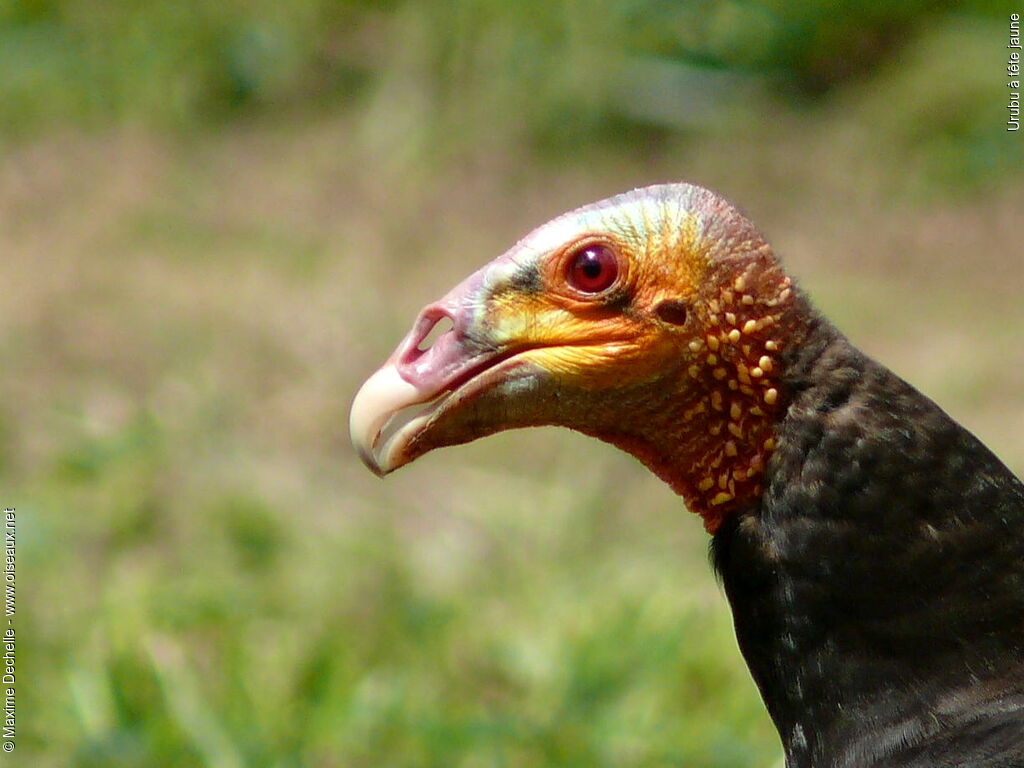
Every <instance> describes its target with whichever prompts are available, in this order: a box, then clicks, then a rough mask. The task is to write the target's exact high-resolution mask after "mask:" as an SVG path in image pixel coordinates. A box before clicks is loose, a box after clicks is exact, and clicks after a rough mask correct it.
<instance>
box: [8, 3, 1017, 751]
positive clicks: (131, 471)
mask: <svg viewBox="0 0 1024 768" xmlns="http://www.w3.org/2000/svg"><path fill="white" fill-rule="evenodd" d="M1010 9H1011V8H1010V6H1006V7H1005V8H1004V7H1003V6H1002V5H999V4H992V3H969V4H963V3H956V4H954V3H946V4H943V3H936V2H932V3H924V2H917V3H904V4H892V7H888V6H883V7H881V8H879V7H877V4H873V3H867V2H864V3H849V4H844V5H842V6H835V5H833V4H831V3H825V2H802V3H786V4H783V3H781V2H780V3H770V2H769V3H758V4H752V3H738V2H679V3H665V2H641V1H640V0H637V1H636V2H625V1H623V2H615V3H595V2H568V1H567V0H564V1H561V2H548V3H542V2H539V0H537V1H536V2H524V3H518V4H502V3H497V2H489V1H486V0H478V1H476V2H470V0H457V1H456V2H449V3H441V2H386V3H372V2H342V3H328V2H326V1H324V2H316V0H303V1H302V2H296V3H293V4H281V3H261V2H253V3H236V2H229V3H223V2H218V3H213V2H204V1H203V0H191V2H169V1H168V2H161V0H154V1H153V2H147V3H142V2H138V3H124V4H113V3H110V4H103V3H95V2H86V1H85V0H78V1H77V2H75V1H74V0H50V1H46V0H34V1H31V2H30V1H25V0H19V1H18V2H14V3H7V4H5V6H4V8H3V10H2V11H0V104H2V105H3V106H2V107H0V142H2V144H0V494H2V495H0V504H2V505H5V506H13V507H16V508H17V512H18V579H19V581H18V613H17V617H16V626H17V631H18V639H19V645H18V649H19V658H18V686H17V692H18V699H17V701H18V741H17V744H18V746H17V750H16V752H15V753H14V754H13V755H6V754H5V755H4V756H3V757H2V758H0V760H7V761H9V762H10V761H16V762H17V764H20V765H33V766H83V767H84V766H96V767H97V768H98V767H99V766H104V767H105V766H125V767H127V766H132V767H133V768H134V767H135V766H169V767H172V768H175V767H177V766H210V767H211V768H242V767H243V766H267V767H277V766H281V767H291V766H295V767H299V766H302V767H306V766H309V767H311V768H313V767H315V768H329V767H332V766H345V767H346V768H347V767H349V766H353V767H358V766H367V767H371V766H372V767H374V768H376V767H377V766H446V767H447V766H455V767H459V768H476V767H478V766H479V767H484V766H487V767H490V766H495V767H500V766H527V767H530V766H625V767H629V766H637V767H639V766H680V767H685V768H701V767H702V766H708V767H710V766H715V767H716V768H728V767H730V766H737V767H739V766H744V767H747V766H755V767H756V766H763V767H764V768H774V767H776V766H781V764H782V763H781V752H780V750H779V748H778V745H777V739H776V736H775V734H774V732H773V729H772V727H771V724H770V722H769V721H768V719H767V717H766V715H765V714H764V712H763V707H762V705H761V704H760V702H759V700H758V697H757V693H756V690H755V689H754V686H753V684H752V683H751V681H750V679H749V676H748V674H747V672H746V670H745V668H744V666H743V664H742V661H741V659H740V657H739V653H738V650H737V648H736V643H735V640H734V638H733V635H732V629H731V623H730V618H729V615H728V611H727V606H726V604H725V600H724V597H723V595H722V594H721V590H720V588H719V587H718V585H717V584H716V583H715V581H714V578H713V576H712V575H711V573H710V569H709V568H708V566H707V557H706V549H707V540H706V537H705V535H704V533H703V531H702V530H701V526H700V524H699V521H698V520H697V519H696V518H694V517H693V516H691V515H690V514H689V513H688V512H687V511H686V510H685V509H684V507H683V505H682V503H681V501H680V500H679V499H678V498H676V497H675V496H673V495H672V494H671V493H670V492H669V491H668V489H667V488H665V487H663V486H662V485H661V484H660V483H659V482H658V481H657V480H656V479H654V478H653V477H651V476H649V475H648V474H647V473H646V472H645V471H644V470H643V469H642V468H641V467H640V466H639V465H638V464H637V463H636V462H635V461H634V460H633V459H631V458H630V457H628V456H625V455H622V454H618V453H616V452H615V451H614V450H612V449H611V448H609V447H607V446H603V445H600V444H598V443H596V442H593V441H589V440H586V439H584V438H582V437H580V436H577V435H574V434H571V433H568V432H565V431H559V430H553V429H548V430H530V431H525V432H519V433H509V434H504V435H499V436H496V437H494V438H491V439H488V440H486V441H482V442H480V443H478V444H474V445H470V446H465V447H460V448H456V449H451V450H446V451H441V452H438V453H437V454H433V455H430V456H427V457H425V458H424V459H422V460H421V461H419V462H417V463H416V464H415V465H413V466H411V467H409V468H407V469H404V470H402V471H401V472H400V473H398V474H396V475H394V476H392V477H390V478H389V479H388V480H386V481H384V482H381V481H378V480H377V479H376V478H373V477H372V476H371V475H370V474H369V473H368V472H366V471H365V470H364V469H363V468H362V467H361V465H359V463H358V460H357V459H356V457H355V456H354V454H353V452H352V450H351V448H350V446H349V443H348V436H347V412H348V406H349V403H350V401H351V398H352V396H353V395H354V393H355V390H356V388H357V387H358V385H359V384H360V383H361V381H362V380H363V379H364V378H365V377H366V376H367V375H368V374H369V373H371V372H372V371H373V370H374V369H375V367H376V366H377V365H378V364H379V363H380V362H381V361H382V360H383V359H384V358H385V357H386V355H387V354H388V353H389V352H390V350H391V348H392V347H393V346H394V344H395V343H396V342H397V340H398V339H399V338H400V337H401V335H402V334H403V333H404V332H405V331H406V330H407V328H408V326H409V325H410V323H411V321H412V319H413V317H414V316H415V313H416V311H417V310H418V309H419V307H420V306H422V305H423V304H425V303H427V302H428V301H430V300H433V299H434V298H436V297H437V296H439V295H441V294H442V293H443V292H444V291H445V290H447V288H448V287H449V286H451V285H452V284H454V283H455V282H456V281H458V280H459V279H461V278H462V277H463V276H464V275H465V274H467V273H468V272H469V271H470V270H472V269H475V268H476V267H478V266H479V265H480V264H481V263H483V262H485V261H488V260H490V259H491V258H493V257H494V256H496V255H498V254H499V253H500V252H502V251H503V250H504V249H505V248H506V247H507V246H508V245H509V244H511V243H512V242H514V240H515V239H516V238H518V237H520V236H521V235H522V234H524V233H525V232H526V231H528V230H529V229H531V228H532V227H533V226H536V225H538V224H540V223H542V222H543V221H545V220H546V219H548V218H550V217H552V216H554V215H556V214H558V213H560V212H562V211H564V210H566V209H568V208H571V207H574V206H576V205H579V204H582V203H585V202H589V201H592V200H595V199H599V198H601V197H604V196H606V195H609V194H613V193H615V192H618V191H622V190H623V189H626V188H629V187H631V186H637V185H642V184H648V183H654V182H658V181H667V180H682V179H685V180H690V181H694V182H698V183H701V184H705V185H708V186H711V187H714V188H716V189H718V190H720V191H722V192H723V193H725V194H726V195H727V196H729V197H730V198H732V199H733V200H735V201H736V202H737V203H739V204H740V205H741V206H742V207H743V208H744V209H745V210H747V211H748V212H749V213H750V214H751V216H752V217H753V218H754V219H755V221H757V222H758V223H759V225H760V226H761V227H762V228H763V229H764V230H765V232H766V233H767V234H768V236H769V238H770V240H771V241H772V242H773V243H774V244H775V245H776V248H777V250H778V251H779V252H780V253H781V254H782V255H783V256H784V258H785V259H786V261H787V264H788V265H789V267H790V269H791V271H792V272H793V273H794V274H795V275H797V276H798V277H799V278H800V279H801V280H802V283H803V285H804V286H805V287H806V288H807V289H808V290H809V291H810V292H811V293H812V295H813V296H814V297H815V298H816V300H817V301H818V303H819V305H820V306H821V307H822V308H823V309H824V310H825V311H826V312H827V313H828V314H829V315H830V316H831V317H832V318H833V319H834V320H835V321H836V322H837V323H838V324H839V325H840V326H841V327H842V328H843V329H844V330H846V331H847V332H848V333H849V335H851V336H852V337H853V339H854V341H856V342H857V343H858V344H860V345H861V346H862V347H864V348H865V349H866V350H867V351H869V352H870V353H872V354H874V355H876V356H877V357H879V358H881V359H882V360H883V361H885V362H886V363H888V364H889V365H890V366H891V367H893V368H894V369H895V370H896V371H897V372H899V373H900V374H902V375H904V376H905V377H906V378H908V379H910V380H911V381H912V382H914V383H915V384H916V385H918V386H919V387H920V388H921V389H923V390H924V391H925V392H926V393H928V394H929V395H931V396H933V397H934V398H935V399H937V400H938V401H939V402H940V403H941V404H943V405H944V406H945V407H946V408H947V409H948V410H949V411H950V412H951V413H952V414H953V415H954V416H956V417H957V418H958V419H960V420H961V421H963V422H964V423H965V424H967V425H968V426H969V427H970V428H971V429H972V430H974V431H975V432H976V433H977V434H979V435H980V436H981V437H982V438H983V439H984V440H985V441H986V442H987V443H988V444H989V445H990V446H992V447H993V448H994V449H995V450H996V452H997V453H998V454H999V455H1000V456H1001V457H1003V458H1004V460H1005V461H1006V462H1007V463H1008V464H1009V465H1010V466H1011V467H1012V468H1014V469H1015V470H1016V471H1017V472H1018V473H1020V472H1021V471H1024V354H1022V352H1021V348H1022V347H1021V342H1020V338H1021V331H1022V329H1024V302H1021V301H1020V294H1021V289H1022V287H1024V247H1022V240H1021V232H1022V222H1024V215H1022V214H1024V202H1022V201H1024V183H1022V178H1024V177H1022V175H1021V171H1022V158H1024V154H1022V147H1024V139H1022V137H1021V135H1020V134H1009V133H1007V132H1006V130H1005V120H1006V117H1007V111H1006V99H1007V88H1006V85H1005V82H1006V79H1005V63H1006V62H1005V58H1006V49H1005V45H1006V43H1007V37H1008V23H1007V18H1006V17H1007V16H1008V13H1009V10H1010Z"/></svg>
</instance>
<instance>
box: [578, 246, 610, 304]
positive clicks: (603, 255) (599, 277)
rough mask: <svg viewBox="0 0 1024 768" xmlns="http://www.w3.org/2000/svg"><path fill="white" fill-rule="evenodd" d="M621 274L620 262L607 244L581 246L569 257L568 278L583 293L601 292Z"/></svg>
mask: <svg viewBox="0 0 1024 768" xmlns="http://www.w3.org/2000/svg"><path fill="white" fill-rule="evenodd" d="M618 276H619V262H618V260H617V259H616V258H615V253H614V252H613V251H612V249H611V248H609V247H608V246H606V245H600V244H594V245H588V246H586V247H585V248H581V249H580V250H579V251H577V252H576V255H575V256H573V257H571V258H570V259H569V269H568V272H567V274H566V278H567V280H568V282H569V285H571V286H572V287H573V288H575V289H576V290H577V291H582V292H583V293H600V292H601V291H603V290H605V289H607V288H608V287H609V286H611V284H612V283H614V282H615V278H617V277H618Z"/></svg>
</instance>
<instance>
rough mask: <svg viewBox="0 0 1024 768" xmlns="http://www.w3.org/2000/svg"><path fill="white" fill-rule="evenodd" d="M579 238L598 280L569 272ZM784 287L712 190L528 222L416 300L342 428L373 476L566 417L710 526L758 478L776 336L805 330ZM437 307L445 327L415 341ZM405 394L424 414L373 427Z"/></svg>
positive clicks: (770, 259) (634, 198)
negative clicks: (407, 327) (420, 304)
mask: <svg viewBox="0 0 1024 768" xmlns="http://www.w3.org/2000/svg"><path fill="white" fill-rule="evenodd" d="M588 249H590V253H591V255H593V254H594V253H597V252H600V253H601V254H602V256H603V258H604V260H605V263H606V264H607V263H610V264H611V268H612V272H610V273H609V274H610V275H614V280H613V281H611V283H610V284H609V285H608V286H607V287H606V288H603V289H602V290H598V291H589V290H585V289H582V290H581V288H580V285H579V284H578V283H579V280H578V279H576V278H574V275H576V276H577V278H578V276H579V275H581V274H584V273H582V272H579V271H577V272H574V271H573V264H574V263H577V264H578V261H574V260H579V259H580V258H581V254H584V253H586V252H587V251H588ZM609 260H610V261H609ZM574 280H575V282H574ZM584 288H586V286H584ZM794 301H795V292H794V289H793V287H792V286H791V283H790V280H789V278H788V277H786V276H785V274H784V273H783V272H782V269H781V267H780V265H779V263H778V261H777V260H776V258H775V256H774V254H773V253H772V251H771V249H770V248H769V246H768V245H767V244H766V243H765V242H764V240H763V239H762V238H761V236H760V235H759V234H758V233H757V231H756V230H755V229H754V228H753V226H752V225H751V224H750V223H749V222H748V221H747V220H746V219H745V218H743V217H742V216H741V215H740V214H739V213H738V212H737V211H736V210H735V209H733V208H732V207H731V206H729V205H728V204H727V203H725V202H724V201H723V200H722V199H721V198H718V197H717V196H715V195H714V194H712V193H710V192H708V191H707V190H704V189H701V188H699V187H693V186H690V185H683V184H677V185H663V186H656V187H648V188H646V189H641V190H636V191H634V192H630V193H626V194H625V195H620V196H618V197H615V198H611V199H609V200H607V201H603V202H601V203H597V204H594V205H591V206H587V207H585V208H581V209H579V210H577V211H574V212H572V213H569V214H566V215H564V216H562V217H560V218H558V219H555V220H554V221H552V222H550V223H549V224H547V225H545V226H543V227H541V228H539V229H538V230H536V231H535V232H533V233H532V234H531V235H529V236H528V237H527V238H525V239H524V240H523V241H521V242H520V243H519V244H517V245H516V246H515V247H514V248H512V249H511V250H510V251H508V252H507V253H506V254H504V255H503V256H501V257H500V258H498V259H497V260H495V261H494V262H492V263H491V264H490V265H488V266H486V267H484V268H483V269H482V270H480V272H478V273H476V274H475V275H473V276H471V277H470V278H469V279H467V281H465V282H464V283H463V284H461V285H460V286H458V287H457V288H456V289H454V290H453V291H452V292H451V293H450V294H449V295H448V296H446V297H445V298H444V299H442V300H441V301H440V302H438V303H437V304H435V305H431V306H430V307H428V308H427V309H425V310H424V314H423V315H421V320H420V321H419V322H418V323H417V325H416V326H415V328H414V331H413V333H412V334H410V336H409V337H407V339H406V340H405V341H404V342H403V345H402V346H400V347H399V350H398V351H396V353H395V355H393V356H392V358H391V360H389V362H388V363H387V364H386V365H385V367H384V368H383V369H382V370H381V371H380V372H378V374H376V375H375V377H374V379H371V382H368V383H367V385H364V389H363V390H361V391H360V394H359V395H358V396H357V398H356V402H355V403H354V404H353V439H354V441H355V442H356V444H357V447H359V449H360V452H361V454H362V455H363V456H364V457H365V460H366V461H367V463H368V464H369V465H370V466H371V468H373V469H374V470H375V471H378V472H380V473H381V474H383V473H386V472H388V471H391V470H392V469H395V468H397V467H398V466H401V465H403V464H406V463H408V462H409V461H412V460H413V459H415V458H417V457H418V456H420V455H422V454H423V453H426V452H427V451H429V450H432V449H433V448H437V447H441V446H443V445H453V444H456V443H462V442H468V441H470V440H474V439H476V438H478V437H482V436H484V435H487V434H492V433H494V432H498V431H501V430H504V429H510V428H516V427H525V426H540V425H559V426H565V427H569V428H572V429H576V430H578V431H580V432H583V433H585V434H588V435H592V436H594V437H597V438H600V439H602V440H604V441H606V442H609V443H612V444H614V445H616V446H618V447H619V448H622V449H623V450H626V451H628V452H629V453H631V454H633V455H634V456H636V457H637V458H638V459H640V461H642V462H643V463H644V464H645V465H647V466H648V467H649V468H650V469H651V470H652V471H653V472H655V473H656V474H657V475H658V476H659V477H661V478H662V479H664V480H665V481H666V482H667V483H669V485H670V486H671V487H672V488H673V489H674V490H675V491H676V492H677V493H679V494H680V495H682V496H683V497H684V498H685V500H686V503H687V505H688V506H689V508H690V509H691V510H692V511H694V512H696V513H697V514H699V515H701V517H702V518H703V519H704V523H705V526H706V528H707V529H708V530H709V531H711V532H714V531H715V530H717V528H718V527H719V525H720V524H721V522H722V520H723V519H724V518H725V517H726V516H727V515H728V514H730V512H732V511H733V510H735V509H737V508H739V507H740V506H742V505H744V504H746V503H749V502H750V501H751V500H752V499H754V498H755V497H757V496H758V495H759V494H760V493H761V491H762V483H761V480H762V475H763V471H764V467H765V464H766V462H767V461H768V457H769V456H770V454H771V452H772V449H773V448H774V441H775V434H774V424H775V422H776V421H777V419H778V418H779V415H780V413H781V412H782V410H783V409H784V408H785V405H786V393H785V387H784V385H783V384H782V382H781V381H780V377H779V373H780V370H781V368H782V365H781V363H780V361H779V355H780V354H781V353H782V352H783V342H782V339H786V343H789V344H792V343H798V342H799V339H800V337H801V335H802V334H801V329H800V328H799V327H797V326H798V324H799V320H798V317H799V316H800V315H799V313H797V312H791V311H790V310H791V308H792V306H793V303H794ZM441 316H447V317H449V318H451V320H452V322H453V325H454V327H453V328H452V330H451V331H449V334H452V336H451V337H450V338H447V339H444V340H443V343H442V344H441V345H440V346H439V348H438V350H437V351H436V352H434V353H431V352H430V351H428V352H427V353H422V352H419V351H413V350H414V348H415V347H416V346H417V344H418V343H419V341H420V340H421V339H422V337H423V336H425V335H426V333H427V332H429V330H430V327H432V326H433V322H432V321H431V318H435V317H441ZM424 317H426V318H428V319H427V320H424V319H423V318H424ZM424 329H426V330H424ZM783 331H784V332H783ZM435 358H436V359H435ZM466 361H471V362H466ZM436 371H444V374H443V375H434V373H435V372H436ZM375 380H376V382H377V383H374V381H375ZM385 381H387V382H395V384H394V387H397V388H398V389H394V390H393V391H390V393H387V392H384V391H383V390H385V389H387V387H389V386H392V385H391V384H382V383H381V382H385ZM402 387H408V390H407V391H405V390H403V391H402V392H399V391H398V390H399V389H401V388H402ZM378 403H386V404H387V405H386V407H384V406H381V407H378V405H377V404H378ZM414 403H416V404H422V403H430V405H429V406H428V413H427V414H426V415H424V416H421V417H418V419H417V420H414V421H413V422H410V423H409V424H408V425H407V426H405V427H403V428H402V429H400V430H399V431H398V432H397V433H394V434H393V435H392V436H390V437H388V438H387V439H386V440H384V439H383V438H382V437H381V434H380V429H381V425H382V424H385V423H386V422H387V421H388V420H389V419H392V418H393V417H394V416H395V414H398V413H400V412H402V411H404V410H405V409H406V408H407V406H409V405H412V404H414Z"/></svg>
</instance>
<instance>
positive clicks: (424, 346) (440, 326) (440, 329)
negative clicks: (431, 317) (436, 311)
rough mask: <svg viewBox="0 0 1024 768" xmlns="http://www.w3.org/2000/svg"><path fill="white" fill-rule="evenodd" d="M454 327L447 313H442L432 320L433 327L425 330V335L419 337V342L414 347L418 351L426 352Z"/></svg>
mask: <svg viewBox="0 0 1024 768" xmlns="http://www.w3.org/2000/svg"><path fill="white" fill-rule="evenodd" d="M454 327H455V323H454V322H452V319H451V318H450V317H448V316H447V315H442V316H441V317H439V318H437V320H435V321H434V325H433V327H432V328H431V329H430V330H429V331H427V333H426V335H425V336H424V337H423V338H422V339H420V343H419V344H417V345H416V349H418V350H419V351H420V352H426V351H427V350H428V349H430V348H431V347H432V346H434V342H436V341H437V340H438V339H439V338H441V337H442V336H444V335H445V334H446V333H448V332H449V331H450V330H451V329H452V328H454Z"/></svg>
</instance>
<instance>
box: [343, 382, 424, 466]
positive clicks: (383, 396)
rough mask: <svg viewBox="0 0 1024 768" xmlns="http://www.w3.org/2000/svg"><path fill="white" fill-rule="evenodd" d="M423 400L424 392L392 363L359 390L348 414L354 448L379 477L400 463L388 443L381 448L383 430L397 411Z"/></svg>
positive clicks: (364, 462)
mask: <svg viewBox="0 0 1024 768" xmlns="http://www.w3.org/2000/svg"><path fill="white" fill-rule="evenodd" d="M422 400H423V393H421V392H420V390H419V389H418V388H416V387H415V386H413V385H412V384H410V383H409V382H407V381H406V380H405V379H403V378H402V377H401V375H400V374H399V373H398V369H397V368H395V366H394V365H393V364H392V363H387V364H385V365H384V367H383V368H381V369H380V370H379V371H377V372H376V373H375V374H373V375H372V376H371V377H370V378H369V379H367V380H366V383H364V384H363V386H362V387H360V388H359V391H358V392H357V393H356V396H355V399H353V401H352V410H351V412H350V413H349V421H348V427H349V434H350V436H351V438H352V447H353V448H354V449H355V451H356V453H357V454H358V455H359V458H360V459H362V462H363V464H365V465H366V467H367V469H369V470H370V471H371V472H373V474H375V475H377V477H384V475H386V474H388V473H389V472H391V471H392V470H395V469H397V468H398V467H399V466H401V464H400V463H399V462H398V461H396V457H395V456H394V455H393V453H394V451H389V450H388V448H389V447H392V446H389V445H388V443H385V444H384V445H383V446H381V445H380V444H379V443H380V437H381V430H382V429H383V428H384V425H385V424H386V423H387V422H388V420H389V419H390V418H391V417H392V416H393V415H394V414H395V413H397V412H398V411H400V410H402V409H403V408H406V407H408V406H410V405H414V404H416V403H418V402H421V401H422Z"/></svg>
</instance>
